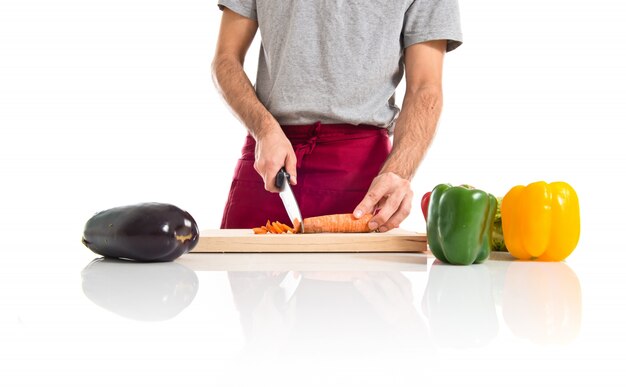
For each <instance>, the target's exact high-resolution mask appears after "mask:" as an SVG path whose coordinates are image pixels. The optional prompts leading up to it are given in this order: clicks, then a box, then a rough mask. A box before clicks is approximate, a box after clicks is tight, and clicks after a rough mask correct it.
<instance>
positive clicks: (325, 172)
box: [221, 123, 391, 228]
mask: <svg viewBox="0 0 626 387" xmlns="http://www.w3.org/2000/svg"><path fill="white" fill-rule="evenodd" d="M283 130H284V132H285V134H286V136H287V138H288V139H289V140H290V141H291V144H292V145H293V148H294V151H295V153H296V157H297V160H298V162H297V170H298V184H297V185H295V186H291V188H292V189H293V192H294V195H295V197H296V200H297V201H298V205H299V206H300V212H301V213H302V217H304V218H308V217H311V216H319V215H328V214H340V213H351V212H352V211H354V209H355V208H356V206H357V205H358V204H359V203H360V202H361V200H363V197H365V194H366V193H367V190H368V189H369V186H370V184H371V183H372V180H373V179H374V178H375V177H376V175H378V172H379V171H380V168H381V167H382V164H383V162H384V161H385V160H386V158H387V156H388V155H389V152H390V151H391V143H390V141H389V136H388V134H387V129H383V128H379V127H376V126H368V125H359V126H354V125H348V124H320V123H316V124H314V125H295V126H283ZM255 144H256V142H255V141H254V139H253V138H252V137H251V136H247V137H246V142H245V145H244V146H243V149H242V152H241V153H242V154H241V158H240V159H239V161H238V162H237V166H236V168H235V174H234V176H233V181H232V184H231V188H230V193H229V194H228V201H227V203H226V206H225V208H224V215H223V217H222V225H221V228H252V227H259V226H262V225H264V224H265V222H266V221H267V220H270V221H279V222H282V223H285V224H289V225H290V224H291V221H290V220H289V217H288V216H287V212H286V211H285V207H284V206H283V204H282V201H281V200H280V197H279V196H278V194H277V193H272V192H268V191H266V190H265V187H264V185H263V179H262V178H261V176H260V175H259V174H258V173H257V172H256V171H255V170H254V148H255Z"/></svg>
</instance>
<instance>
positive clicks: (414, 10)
mask: <svg viewBox="0 0 626 387" xmlns="http://www.w3.org/2000/svg"><path fill="white" fill-rule="evenodd" d="M402 36H403V38H402V44H403V45H404V48H406V47H408V46H410V45H412V44H416V43H422V42H427V41H430V40H447V41H448V44H447V48H446V51H452V50H454V49H455V48H457V47H459V46H460V45H461V43H462V42H463V35H462V33H461V15H460V11H459V3H458V1H457V0H415V1H413V3H411V5H410V6H409V8H408V9H407V11H406V13H405V14H404V26H403V27H402Z"/></svg>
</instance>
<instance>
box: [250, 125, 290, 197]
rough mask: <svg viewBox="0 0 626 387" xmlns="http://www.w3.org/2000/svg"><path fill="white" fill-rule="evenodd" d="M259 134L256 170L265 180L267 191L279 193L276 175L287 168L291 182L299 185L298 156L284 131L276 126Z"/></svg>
mask: <svg viewBox="0 0 626 387" xmlns="http://www.w3.org/2000/svg"><path fill="white" fill-rule="evenodd" d="M259 132H260V133H258V134H257V135H256V136H255V137H256V149H255V150H254V158H255V160H254V169H255V170H256V171H257V172H258V173H259V175H261V177H262V178H263V182H264V183H265V189H266V190H267V191H270V192H278V187H276V175H277V174H278V171H279V170H280V169H281V168H282V167H285V170H287V173H289V175H290V176H291V178H290V180H289V182H290V183H291V184H292V185H295V184H296V183H297V179H296V176H297V172H296V154H295V152H294V150H293V146H292V145H291V142H289V139H287V136H285V133H284V132H283V130H282V129H281V128H280V126H278V125H276V126H275V127H272V128H271V129H268V130H264V131H259Z"/></svg>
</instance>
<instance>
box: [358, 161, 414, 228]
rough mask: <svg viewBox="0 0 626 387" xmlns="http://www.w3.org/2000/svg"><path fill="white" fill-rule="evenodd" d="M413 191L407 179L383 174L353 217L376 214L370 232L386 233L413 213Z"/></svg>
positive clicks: (377, 178) (374, 181)
mask: <svg viewBox="0 0 626 387" xmlns="http://www.w3.org/2000/svg"><path fill="white" fill-rule="evenodd" d="M412 200H413V190H411V183H410V182H409V180H407V179H403V178H402V177H400V176H398V175H396V174H395V173H393V172H385V173H382V174H380V175H378V176H376V178H374V180H373V181H372V185H370V188H369V190H368V192H367V194H366V195H365V198H363V200H362V201H361V203H359V205H358V206H357V207H356V208H355V210H354V212H353V215H354V216H355V217H356V218H360V217H361V216H363V214H368V213H369V214H374V216H373V217H372V219H371V220H370V222H369V224H368V225H369V228H370V230H376V229H378V231H381V232H385V231H388V230H391V229H393V228H396V227H398V226H400V223H402V221H403V220H404V219H406V217H407V216H409V213H410V212H411V204H412Z"/></svg>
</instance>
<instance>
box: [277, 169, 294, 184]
mask: <svg viewBox="0 0 626 387" xmlns="http://www.w3.org/2000/svg"><path fill="white" fill-rule="evenodd" d="M290 177H291V176H290V175H289V173H287V171H286V170H285V167H282V168H281V169H280V171H278V174H277V175H276V187H278V188H279V189H282V188H283V186H284V185H285V182H287V184H289V183H288V182H289V178H290Z"/></svg>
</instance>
